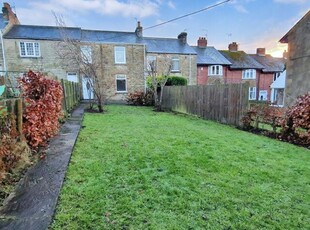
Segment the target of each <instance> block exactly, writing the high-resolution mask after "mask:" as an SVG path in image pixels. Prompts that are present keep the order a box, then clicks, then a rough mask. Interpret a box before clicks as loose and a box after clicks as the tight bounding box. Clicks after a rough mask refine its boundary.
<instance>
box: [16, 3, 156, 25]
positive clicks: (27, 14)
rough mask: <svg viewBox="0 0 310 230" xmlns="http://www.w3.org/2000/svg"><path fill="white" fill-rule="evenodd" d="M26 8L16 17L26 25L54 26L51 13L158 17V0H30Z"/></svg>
mask: <svg viewBox="0 0 310 230" xmlns="http://www.w3.org/2000/svg"><path fill="white" fill-rule="evenodd" d="M27 3H28V5H27V7H24V8H19V9H18V17H19V18H20V20H21V21H22V22H27V24H45V25H51V24H53V25H54V24H55V23H54V22H55V20H53V18H54V17H53V15H52V13H51V12H52V11H54V12H55V13H57V14H62V15H63V16H64V17H65V19H66V20H67V19H69V20H70V18H73V17H75V16H76V15H80V16H81V15H87V14H93V13H96V14H99V15H103V16H119V17H125V18H134V17H135V18H145V17H149V16H153V15H158V9H159V7H160V5H161V4H162V2H161V1H160V0H157V1H151V0H126V1H121V0H47V1H45V2H43V1H39V0H31V1H28V2H27Z"/></svg>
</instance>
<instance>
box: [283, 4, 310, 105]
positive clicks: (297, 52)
mask: <svg viewBox="0 0 310 230" xmlns="http://www.w3.org/2000/svg"><path fill="white" fill-rule="evenodd" d="M280 42H281V43H287V44H288V57H287V64H286V83H285V100H284V104H285V106H290V105H292V104H293V103H294V101H295V100H296V98H297V97H298V96H300V95H303V94H306V93H309V92H310V10H309V11H308V12H307V13H306V14H305V15H304V16H303V17H302V18H301V19H300V20H299V21H298V22H297V23H296V24H295V25H294V26H293V27H292V28H291V29H290V31H288V32H287V33H286V34H285V35H284V36H283V37H282V38H281V39H280Z"/></svg>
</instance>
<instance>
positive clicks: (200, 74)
mask: <svg viewBox="0 0 310 230" xmlns="http://www.w3.org/2000/svg"><path fill="white" fill-rule="evenodd" d="M207 82H208V67H207V66H198V67H197V84H198V85H206V84H207Z"/></svg>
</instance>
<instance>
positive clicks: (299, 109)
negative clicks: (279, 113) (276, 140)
mask: <svg viewBox="0 0 310 230" xmlns="http://www.w3.org/2000/svg"><path fill="white" fill-rule="evenodd" d="M281 139H283V140H286V141H288V142H291V143H294V144H298V145H302V146H305V147H309V146H310V93H307V94H305V95H302V96H299V97H298V98H297V100H296V102H295V104H294V105H293V106H291V107H290V108H288V110H287V112H286V115H285V119H284V120H283V122H282V133H281Z"/></svg>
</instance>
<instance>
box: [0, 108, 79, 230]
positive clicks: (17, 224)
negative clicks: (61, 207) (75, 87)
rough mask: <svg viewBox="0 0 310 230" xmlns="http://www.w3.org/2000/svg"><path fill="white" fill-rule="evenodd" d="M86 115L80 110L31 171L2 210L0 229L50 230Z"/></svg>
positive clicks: (74, 112) (66, 123)
mask: <svg viewBox="0 0 310 230" xmlns="http://www.w3.org/2000/svg"><path fill="white" fill-rule="evenodd" d="M83 115H84V105H83V104H81V105H80V106H79V107H77V108H76V109H75V110H74V111H73V113H72V116H71V117H70V118H69V119H68V120H67V121H66V122H65V124H63V125H62V127H61V130H60V133H59V135H58V136H56V137H55V138H53V139H52V140H51V141H50V144H49V148H48V150H47V154H46V158H44V159H42V160H40V161H39V162H38V163H37V164H36V165H35V166H34V167H32V168H30V169H29V170H28V171H27V173H26V175H25V176H24V178H23V179H22V180H21V181H20V182H19V183H18V185H17V187H16V190H15V192H14V193H13V194H11V195H10V196H9V197H8V198H7V199H6V200H5V202H4V205H3V207H2V208H1V210H0V229H7V230H8V229H10V230H11V229H14V230H24V229H32V230H36V229H38V230H41V229H48V226H49V224H50V223H51V221H52V217H53V215H54V212H55V208H56V204H57V201H58V196H59V194H60V190H61V187H62V184H63V181H64V178H65V173H66V171H67V167H68V164H69V161H70V157H71V153H72V151H73V148H74V144H75V142H76V139H77V137H78V134H79V131H80V128H81V122H82V120H83Z"/></svg>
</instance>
